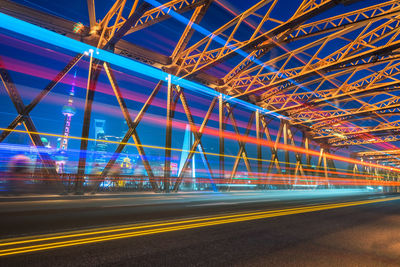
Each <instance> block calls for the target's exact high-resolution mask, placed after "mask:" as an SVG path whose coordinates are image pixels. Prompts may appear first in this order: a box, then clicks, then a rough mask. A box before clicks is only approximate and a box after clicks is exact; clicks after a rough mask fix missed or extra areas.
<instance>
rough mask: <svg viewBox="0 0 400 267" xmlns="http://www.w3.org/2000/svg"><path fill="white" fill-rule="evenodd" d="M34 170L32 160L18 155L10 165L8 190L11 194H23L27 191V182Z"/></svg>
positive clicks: (11, 160) (12, 159)
mask: <svg viewBox="0 0 400 267" xmlns="http://www.w3.org/2000/svg"><path fill="white" fill-rule="evenodd" d="M31 169H32V164H31V160H30V159H29V158H28V157H27V156H25V155H16V156H13V157H12V158H11V159H10V162H9V164H8V172H9V176H8V185H9V186H8V190H9V192H10V193H11V194H21V193H24V192H25V191H26V180H28V179H29V178H30V177H29V174H30V172H31Z"/></svg>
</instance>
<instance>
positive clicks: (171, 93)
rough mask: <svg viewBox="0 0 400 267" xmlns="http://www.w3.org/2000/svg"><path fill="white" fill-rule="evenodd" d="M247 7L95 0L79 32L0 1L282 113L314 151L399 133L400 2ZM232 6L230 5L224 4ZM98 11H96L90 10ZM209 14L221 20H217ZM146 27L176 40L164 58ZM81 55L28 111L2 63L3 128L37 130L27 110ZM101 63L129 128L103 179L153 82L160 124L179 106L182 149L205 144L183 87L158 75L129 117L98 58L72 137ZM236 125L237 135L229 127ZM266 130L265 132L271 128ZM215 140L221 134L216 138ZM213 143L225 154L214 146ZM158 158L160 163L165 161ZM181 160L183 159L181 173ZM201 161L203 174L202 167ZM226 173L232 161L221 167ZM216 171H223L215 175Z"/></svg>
mask: <svg viewBox="0 0 400 267" xmlns="http://www.w3.org/2000/svg"><path fill="white" fill-rule="evenodd" d="M240 2H241V1H240ZM247 2H249V3H246V4H244V3H241V4H238V5H237V6H235V8H234V10H232V9H231V8H229V7H225V9H224V8H223V5H221V2H220V1H213V0H172V1H161V0H160V3H159V2H157V1H153V0H152V1H143V0H116V1H113V4H112V5H111V6H110V7H109V9H108V10H106V12H104V10H102V12H99V9H98V8H99V7H98V6H97V5H96V1H95V0H87V7H88V15H87V16H88V19H87V21H88V24H87V25H84V26H83V28H82V29H81V31H80V32H74V31H73V28H74V25H75V23H76V21H72V20H67V19H65V18H60V17H57V16H55V15H52V14H48V13H46V12H43V11H40V10H34V9H31V8H29V7H26V6H22V5H19V4H16V3H14V2H11V1H9V0H0V11H1V12H4V13H7V14H10V15H12V16H14V17H17V18H20V19H23V20H25V21H28V22H30V23H33V24H36V25H39V26H41V27H44V28H47V29H50V30H52V31H56V32H58V33H61V34H63V35H67V36H69V37H71V38H74V39H79V40H81V41H83V42H86V43H89V44H91V45H93V46H95V47H98V48H102V49H106V50H109V51H112V52H114V53H116V54H120V55H123V56H126V57H130V58H133V59H135V60H139V61H141V62H144V63H146V64H149V65H152V66H154V67H157V68H160V69H163V70H164V71H166V72H168V73H170V74H173V75H176V76H179V77H183V78H186V79H189V80H194V81H198V82H201V83H204V84H206V85H208V86H209V87H211V88H213V89H214V90H216V91H218V92H222V93H225V94H227V95H229V96H231V97H233V98H240V99H242V100H245V101H248V102H251V103H252V104H255V105H258V106H260V107H262V108H265V109H268V110H270V111H274V112H276V113H279V114H282V115H284V116H285V117H286V118H287V121H285V122H282V125H283V126H282V127H284V128H287V129H286V130H284V129H282V131H286V132H287V134H286V139H287V140H286V142H290V137H289V136H290V130H288V129H290V127H298V128H301V129H302V130H305V131H306V136H307V138H311V139H313V140H314V141H317V142H319V143H320V144H323V146H321V147H325V148H326V147H327V146H332V147H338V148H340V147H346V146H352V145H363V144H373V143H380V142H394V141H399V140H400V133H399V132H398V131H399V127H400V116H399V114H400V113H399V112H400V92H399V90H400V36H399V34H400V1H398V0H388V1H376V4H373V5H369V4H370V3H371V1H368V4H367V3H364V1H356V0H303V1H297V2H298V6H297V8H296V9H294V11H293V12H292V13H291V14H289V13H288V12H286V11H284V12H282V9H283V8H285V5H287V4H288V3H290V5H293V1H289V0H287V1H286V0H262V1H256V0H254V1H247ZM295 2H296V1H295ZM365 2H367V1H365ZM157 3H158V4H157ZM285 3H286V4H285ZM232 4H233V5H235V3H234V2H232ZM218 12H219V13H218ZM98 14H105V15H103V16H102V17H99V16H98ZM216 14H221V16H218V19H216ZM77 20H78V19H77ZM177 21H178V23H180V24H183V25H181V26H182V27H181V31H180V32H179V33H178V35H177V36H163V32H160V30H159V29H160V28H161V29H162V28H163V27H161V26H163V25H164V28H165V27H171V25H176V23H177ZM174 23H175V24H174ZM210 25H212V26H210ZM158 26H160V27H158ZM144 30H145V31H144ZM152 31H154V32H155V33H157V34H158V35H160V36H161V37H163V38H160V39H159V40H158V42H161V44H162V45H165V46H168V45H170V43H171V42H172V43H173V44H174V45H173V49H171V51H170V52H169V53H166V52H160V51H157V49H156V48H151V47H147V46H146V47H144V46H143V45H141V42H140V40H141V38H143V37H141V36H142V35H143V36H145V35H146V34H147V33H148V32H152ZM157 31H158V32H157ZM167 41H168V42H167ZM162 42H165V44H163V43H162ZM162 51H164V50H162ZM81 57H82V55H76V57H75V58H74V59H73V60H72V61H71V63H70V64H69V65H68V66H67V67H66V68H65V69H64V70H63V71H62V72H60V74H59V76H57V77H56V78H55V79H54V81H52V83H50V84H49V85H48V87H46V88H45V89H44V90H43V92H42V95H40V96H38V98H37V99H36V100H35V101H36V102H33V103H31V104H30V105H28V106H24V105H21V104H19V103H17V102H18V96H17V95H15V94H14V95H13V92H17V91H16V89H15V88H13V86H12V81H10V80H9V79H8V78H7V72H6V69H5V68H3V67H1V69H0V71H1V73H0V74H1V75H2V80H3V83H4V85H5V86H8V88H11V89H10V92H9V94H10V96H12V97H13V98H14V100H16V101H15V105H16V108H17V110H18V113H19V116H18V117H17V118H16V120H15V121H13V122H12V123H11V124H10V126H9V128H10V129H13V128H15V127H16V125H17V124H18V123H20V122H22V123H25V125H26V127H27V129H28V130H29V131H31V132H35V131H36V130H35V128H34V125H33V123H32V122H31V120H30V117H29V112H30V111H31V110H32V109H33V108H34V106H35V105H36V104H37V103H38V102H39V101H40V100H41V99H42V98H43V97H44V96H45V95H46V94H47V93H48V92H50V90H51V89H52V88H53V87H54V86H55V85H56V84H57V83H58V81H60V80H61V79H62V77H63V76H64V75H65V74H66V73H67V72H68V71H69V70H70V69H71V68H72V67H73V66H74V65H75V64H76V62H77V61H79V60H80V58H81ZM102 69H104V70H105V72H106V73H107V77H108V79H109V81H110V84H111V85H112V87H113V90H114V93H115V96H116V97H117V99H118V102H119V105H120V108H121V110H122V111H123V113H124V117H125V120H126V122H127V125H128V126H129V130H128V132H127V134H126V136H125V138H124V139H123V142H121V145H120V146H118V148H117V150H116V151H115V156H114V157H112V159H111V160H110V162H109V164H108V165H107V167H106V168H105V169H104V171H103V174H102V175H105V174H107V172H108V171H109V170H110V168H111V167H112V165H113V164H114V162H115V160H116V157H117V156H118V154H119V153H120V152H121V151H122V150H123V146H124V145H123V144H124V143H126V141H128V140H129V139H130V138H133V140H134V142H135V144H138V145H139V146H138V147H140V139H139V136H138V135H137V133H136V130H135V128H136V126H137V124H138V123H139V122H140V120H141V116H143V113H144V112H146V109H147V108H148V106H149V105H150V104H151V101H152V99H153V97H154V96H153V94H154V95H155V94H157V92H158V90H160V88H161V87H162V86H163V84H164V86H167V87H168V105H167V107H168V110H167V121H170V120H172V118H173V109H174V106H175V105H176V102H178V101H180V103H181V104H182V106H183V108H184V110H185V113H186V115H187V119H188V122H189V125H190V127H191V130H192V132H193V133H194V138H195V142H194V144H193V145H194V147H192V150H196V148H198V149H199V150H200V152H201V151H203V150H204V149H203V148H202V145H201V136H202V131H203V128H204V127H205V125H206V124H207V120H208V119H207V117H206V118H205V119H204V122H203V124H202V125H201V126H196V125H195V124H194V122H193V118H192V117H191V114H190V108H189V106H188V104H187V102H186V100H185V94H184V91H185V88H179V87H178V86H175V85H172V84H168V85H166V82H165V81H160V83H159V84H158V85H157V86H156V87H155V89H154V91H153V94H152V95H151V96H150V97H149V99H148V100H147V102H146V103H145V104H144V106H143V108H142V110H141V112H140V113H139V114H138V115H137V117H136V118H131V117H130V115H129V112H128V111H127V108H126V105H125V103H124V100H123V97H122V95H121V93H120V91H119V88H118V82H117V81H116V80H115V78H114V76H113V71H112V69H111V66H110V65H109V64H108V63H106V62H100V61H98V60H93V62H91V68H90V74H89V77H88V79H89V81H90V82H89V83H88V89H91V90H88V94H87V96H86V106H85V119H84V128H83V131H82V137H84V138H87V137H88V132H89V125H90V123H89V122H90V113H91V102H92V100H93V96H94V92H95V84H96V81H97V78H98V75H99V72H100V70H102ZM221 101H222V100H220V99H214V100H213V101H212V102H211V104H210V109H211V110H212V109H213V108H214V106H218V107H219V110H220V112H219V113H220V131H223V129H224V125H223V124H224V120H225V116H226V114H225V113H227V114H228V117H229V119H230V121H231V122H232V123H233V124H234V122H235V118H234V113H233V112H232V111H230V110H231V109H233V107H231V106H230V104H229V103H225V102H223V103H221ZM210 112H211V111H210ZM207 114H208V113H207ZM257 116H259V117H257ZM222 118H223V119H222ZM253 119H255V120H256V121H257V128H260V129H264V131H265V129H267V127H266V121H265V120H266V117H265V118H264V117H263V116H260V114H258V115H257V114H255V113H254V114H253V115H252V116H251V119H249V120H250V121H249V124H251V123H252V122H251V121H252V120H253ZM284 125H286V126H284ZM287 125H290V127H289V126H287ZM233 126H234V125H233ZM166 127H167V136H166V148H167V149H166V151H170V150H169V148H170V146H171V128H170V127H171V124H168V123H167V126H166ZM234 128H235V131H236V132H237V133H238V134H239V132H238V129H237V127H235V126H234ZM250 128H251V126H249V127H248V129H250ZM248 131H250V130H248ZM248 131H247V134H248ZM267 131H268V130H267ZM7 134H8V132H7V131H5V132H3V133H2V136H1V137H0V138H1V139H0V141H1V140H4V138H5V137H6V135H7ZM245 135H246V133H245ZM266 135H267V136H266V137H267V139H268V136H269V134H267V133H266ZM288 138H289V139H288ZM32 139H34V140H36V139H37V142H38V145H39V146H40V145H41V144H40V140H39V139H38V137H36V135H33V136H32ZM222 139H223V137H222V135H221V136H220V141H223V140H222ZM269 139H270V137H269ZM288 140H289V141H288ZM307 142H308V141H307ZM222 143H223V142H222ZM239 147H240V151H239V153H238V157H237V161H239V160H241V159H243V160H244V161H245V164H246V167H247V168H248V171H249V173H251V170H250V164H249V163H248V162H246V158H247V154H246V149H245V144H244V143H242V141H239ZM86 148H87V141H82V144H81V150H82V151H85V150H86ZM138 150H139V154H140V155H141V158H142V161H143V162H144V166H145V168H146V171H147V173H148V174H149V177H150V178H151V179H150V181H151V184H152V186H153V189H154V190H157V189H158V184H157V181H155V180H153V179H152V176H154V175H153V174H152V170H151V166H150V165H149V164H148V163H146V157H145V155H144V151H140V149H138ZM220 150H221V152H222V154H223V145H222V146H221V147H220ZM275 150H276V148H275ZM166 153H167V154H166V158H169V157H168V152H166ZM201 153H202V152H201ZM271 153H272V155H273V156H272V157H274V155H275V156H277V154H276V151H275V152H274V148H271ZM204 155H205V154H204ZM42 156H43V158H44V160H47V161H46V162H47V165H48V166H49V169H51V165H52V164H53V163H52V162H51V161H50V160H48V159H47V158H46V155H42ZM84 156H85V155H81V157H80V162H79V172H80V174H81V175H83V174H84V166H85V157H84ZM191 156H192V154H190V155H189V157H188V161H187V162H185V168H187V167H188V164H189V161H190V157H191ZM205 158H206V156H205ZM296 158H297V162H298V163H299V165H298V167H296V170H295V172H304V171H303V169H302V167H301V156H300V155H296ZM322 159H323V157H322V156H321V160H322ZM220 160H222V161H223V159H220ZM271 160H272V161H271V162H272V163H271V164H272V165H275V167H276V168H277V170H279V169H280V166H279V162H276V159H274V158H272V159H271ZM321 160H320V161H321ZM206 161H207V160H206ZM222 165H223V164H222ZM222 165H221V166H222ZM236 165H237V163H235V166H236ZM272 165H271V166H270V168H272ZM165 166H169V162H165ZM207 168H208V169H209V173H210V175H211V177H213V175H214V174H213V173H212V171H211V167H210V166H208V167H207ZM235 171H236V170H235V167H234V169H233V171H232V172H231V174H232V175H233V174H234V173H235ZM169 172H170V169H168V168H166V170H165V177H164V179H165V180H164V183H163V184H164V186H165V187H167V188H169V187H170V185H169V182H170V181H168V177H169ZM223 172H224V168H223V167H221V169H220V175H221V173H223ZM224 177H225V176H224ZM231 179H232V177H231ZM180 182H181V179H180V178H178V179H177V180H176V181H175V184H174V185H173V186H171V188H173V189H174V190H177V188H178V187H179V184H180ZM166 190H167V189H166Z"/></svg>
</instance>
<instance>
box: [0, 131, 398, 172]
mask: <svg viewBox="0 0 400 267" xmlns="http://www.w3.org/2000/svg"><path fill="white" fill-rule="evenodd" d="M0 130H2V131H11V132H19V133H27V134H33V135H34V134H39V135H45V136H53V137H63V136H62V135H59V134H52V133H43V132H30V131H27V130H25V131H24V130H16V129H13V130H11V129H7V128H0ZM210 132H212V133H213V135H215V136H216V134H217V132H218V131H217V130H210V129H207V128H206V129H205V130H204V133H210ZM214 132H215V133H214ZM204 133H203V134H204ZM224 137H225V138H228V139H232V140H238V141H242V142H247V143H253V144H259V145H261V146H266V147H276V148H277V149H282V150H287V151H292V152H298V153H301V154H306V155H312V156H316V157H319V156H320V152H319V151H314V150H311V149H305V148H300V147H296V146H292V145H285V144H280V143H279V144H275V142H272V141H267V140H257V138H255V137H246V136H239V137H240V138H239V137H238V135H237V134H235V133H224ZM68 138H71V139H76V140H82V139H84V140H87V141H93V142H95V141H100V140H95V139H93V138H82V137H77V136H69V137H68ZM101 142H104V143H111V144H124V145H127V146H141V147H145V148H153V149H161V150H165V149H169V150H171V151H179V152H182V151H185V152H193V153H200V152H199V151H190V150H183V149H178V148H165V147H161V146H153V145H143V144H142V145H137V144H132V143H120V142H117V141H111V140H101ZM204 154H206V155H211V156H220V154H219V153H212V152H204ZM224 156H225V157H229V158H236V157H237V156H235V155H225V154H224ZM325 156H326V158H328V159H332V160H337V161H342V162H347V163H353V164H358V165H362V166H367V167H375V168H378V169H384V170H389V171H394V172H397V173H400V169H399V168H395V167H391V166H385V165H380V164H376V163H369V162H365V161H360V160H356V159H352V158H346V157H343V156H336V155H333V154H328V153H326V154H325ZM241 158H242V157H241ZM248 159H253V158H248ZM254 160H257V161H258V159H254Z"/></svg>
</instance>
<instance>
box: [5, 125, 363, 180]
mask: <svg viewBox="0 0 400 267" xmlns="http://www.w3.org/2000/svg"><path fill="white" fill-rule="evenodd" d="M0 130H1V131H8V132H16V133H24V134H28V135H29V136H31V135H32V134H38V135H44V136H51V137H60V138H67V139H74V140H86V141H92V142H103V143H109V144H117V145H119V144H123V145H126V146H136V147H139V146H140V147H144V148H151V149H160V150H171V151H177V152H188V153H190V152H192V153H196V154H200V153H201V152H199V151H197V150H186V149H180V148H165V147H161V146H154V145H143V144H141V145H138V144H134V143H124V142H118V141H111V140H96V139H94V138H83V137H78V136H72V135H70V136H64V135H60V134H53V133H46V132H32V131H28V130H16V129H7V128H1V127H0ZM202 153H204V154H206V155H210V156H216V157H219V156H221V155H222V156H224V157H227V158H234V159H236V158H240V159H245V158H244V157H243V156H239V157H237V156H236V155H229V154H219V153H213V152H205V151H203V152H202ZM246 159H248V160H254V161H262V162H268V163H270V162H273V163H274V162H275V161H272V160H268V159H258V158H252V157H246ZM279 163H282V164H284V163H285V164H286V163H287V164H289V165H293V166H295V167H296V166H297V163H294V162H286V161H279ZM360 164H361V162H360ZM302 165H303V166H306V167H312V165H308V164H306V163H302ZM327 169H333V168H330V167H327ZM336 170H342V171H346V172H348V170H347V169H342V168H336ZM349 174H352V173H350V172H349Z"/></svg>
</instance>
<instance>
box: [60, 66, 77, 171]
mask: <svg viewBox="0 0 400 267" xmlns="http://www.w3.org/2000/svg"><path fill="white" fill-rule="evenodd" d="M75 79H76V70H75V73H74V79H73V80H72V87H71V90H70V91H69V96H68V103H67V105H65V106H63V108H62V114H63V115H64V117H65V119H64V128H63V137H62V138H61V140H60V146H59V151H60V154H61V157H60V158H59V160H57V162H56V163H57V171H58V172H60V173H62V172H64V165H65V163H66V160H67V155H66V151H67V148H68V137H69V133H70V128H71V119H72V116H74V115H75V113H76V109H75V107H74V106H73V103H74V95H75Z"/></svg>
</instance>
